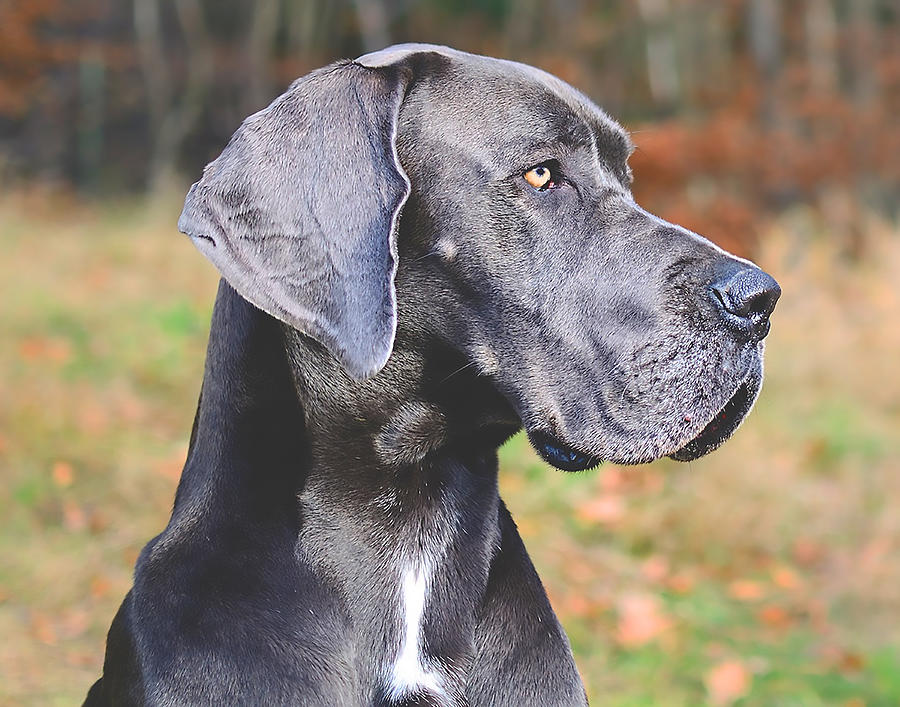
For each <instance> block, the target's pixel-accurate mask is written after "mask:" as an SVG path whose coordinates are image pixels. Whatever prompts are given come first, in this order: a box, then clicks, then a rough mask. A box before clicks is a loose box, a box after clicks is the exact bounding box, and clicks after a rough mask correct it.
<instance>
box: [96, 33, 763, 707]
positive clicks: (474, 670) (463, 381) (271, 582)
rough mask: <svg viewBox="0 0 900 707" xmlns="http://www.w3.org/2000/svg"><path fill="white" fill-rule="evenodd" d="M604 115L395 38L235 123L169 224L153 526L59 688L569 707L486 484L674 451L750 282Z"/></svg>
mask: <svg viewBox="0 0 900 707" xmlns="http://www.w3.org/2000/svg"><path fill="white" fill-rule="evenodd" d="M632 149H633V148H632V144H631V142H630V140H629V137H628V135H627V133H626V132H625V131H624V130H623V129H622V128H621V127H620V126H619V125H618V124H617V123H616V122H614V121H613V120H612V119H611V118H610V117H609V116H608V115H606V114H605V113H604V112H603V111H602V110H601V109H600V108H598V107H597V106H595V105H594V104H593V103H592V102H591V101H590V100H589V99H587V98H586V97H585V96H584V95H582V94H581V93H579V92H578V91H577V90H575V89H574V88H572V87H570V86H569V85H567V84H565V83H564V82H562V81H561V80H559V79H557V78H555V77H553V76H551V75H549V74H547V73H544V72H543V71H540V70H538V69H535V68H532V67H529V66H526V65H523V64H518V63H514V62H510V61H503V60H498V59H492V58H487V57H482V56H476V55H472V54H466V53H463V52H460V51H456V50H453V49H449V48H447V47H440V46H433V45H399V46H395V47H391V48H388V49H385V50H382V51H379V52H375V53H372V54H367V55H365V56H363V57H361V58H359V59H357V60H355V61H342V62H339V63H336V64H332V65H330V66H328V67H325V68H323V69H320V70H317V71H314V72H312V73H311V74H309V75H307V76H305V77H303V78H300V79H298V80H297V81H296V82H294V84H293V85H291V86H290V88H289V89H288V90H287V91H286V92H285V93H284V94H283V95H281V96H280V97H278V98H276V99H275V101H274V102H273V103H272V104H271V105H270V106H269V107H268V108H266V109H265V110H262V111H260V112H259V113H256V114H255V115H252V116H250V117H249V118H247V120H246V121H244V123H243V124H242V125H241V126H240V128H239V129H238V130H237V132H236V133H235V134H234V136H233V137H232V138H231V140H230V142H229V143H228V145H227V146H226V147H225V149H224V151H223V152H222V154H221V155H220V156H219V157H218V158H217V159H216V160H215V161H213V162H212V163H210V164H209V165H208V166H207V167H206V169H205V170H204V173H203V176H202V178H201V179H200V181H198V182H197V183H196V184H194V185H193V186H192V187H191V189H190V192H189V193H188V195H187V198H186V201H185V206H184V211H183V213H182V215H181V218H180V219H179V222H178V226H179V229H180V230H181V231H182V232H183V233H185V234H187V235H188V236H189V237H190V238H191V239H192V240H193V242H194V243H195V244H196V246H197V247H198V248H199V249H200V251H201V252H202V253H204V254H205V255H206V256H207V257H208V258H209V259H210V260H211V261H212V262H213V263H214V264H215V265H216V267H217V268H218V270H219V271H220V272H221V275H222V278H223V279H222V281H221V283H220V286H219V291H218V295H217V299H216V304H215V309H214V312H213V317H212V324H211V332H210V339H209V349H208V354H207V361H206V369H205V373H204V377H203V384H202V388H201V392H200V401H199V404H198V407H197V414H196V418H195V421H194V426H193V431H192V433H191V439H190V448H189V452H188V455H187V460H186V463H185V466H184V472H183V474H182V477H181V481H180V484H179V486H178V491H177V494H176V497H175V503H174V509H173V512H172V517H171V520H170V521H169V523H168V525H167V526H166V528H165V530H164V531H163V532H162V533H161V534H160V535H158V536H157V537H156V538H155V539H153V540H152V541H150V543H149V544H148V545H147V546H146V547H145V548H144V550H143V552H142V553H141V555H140V558H139V559H138V561H137V567H136V571H135V576H134V586H133V588H132V589H131V591H130V592H129V593H128V595H127V596H126V597H125V600H124V602H123V604H122V606H121V608H120V609H119V611H118V613H117V615H116V617H115V619H114V620H113V623H112V627H111V629H110V631H109V637H108V641H107V650H106V658H105V664H104V669H103V675H102V677H101V678H100V679H99V680H98V681H97V682H96V683H95V684H94V686H93V687H92V688H91V690H90V692H89V694H88V697H87V701H86V704H88V705H119V706H121V705H226V704H227V705H328V706H334V705H347V706H355V705H383V706H393V707H398V706H400V705H404V706H410V705H441V706H450V705H455V706H460V705H490V706H499V705H515V706H516V707H522V706H526V705H540V706H541V707H547V706H549V705H584V704H586V703H587V699H586V696H585V691H584V688H583V686H582V683H581V680H580V678H579V675H578V672H577V670H576V667H575V663H574V660H573V658H572V653H571V650H570V647H569V643H568V640H567V638H566V635H565V633H564V631H563V629H562V628H561V626H560V624H559V622H558V621H557V619H556V617H555V616H554V614H553V611H552V609H551V607H550V604H549V602H548V600H547V596H546V594H545V592H544V589H543V587H542V585H541V582H540V580H539V578H538V575H537V574H536V572H535V570H534V567H533V566H532V564H531V561H530V560H529V558H528V555H527V553H526V551H525V548H524V546H523V544H522V541H521V539H520V537H519V535H518V533H517V531H516V527H515V525H514V523H513V521H512V519H511V518H510V514H509V513H508V512H507V510H506V508H505V506H504V505H503V502H502V501H501V499H500V497H499V495H498V491H497V456H496V450H497V447H498V446H499V445H500V444H502V443H503V442H504V441H505V440H506V439H508V438H509V437H510V436H511V435H512V434H514V433H515V432H517V431H518V430H520V429H521V428H522V427H524V428H525V430H526V431H527V434H528V437H529V439H530V441H531V443H532V444H533V446H534V448H535V449H536V450H537V452H538V453H539V454H540V455H541V456H542V457H543V458H544V459H545V460H546V461H547V462H549V463H550V464H551V465H553V466H555V467H558V468H560V469H564V470H582V469H588V468H591V467H593V466H596V465H597V464H599V463H600V462H601V461H602V460H607V461H611V462H615V463H617V464H638V463H643V462H649V461H651V460H654V459H657V458H660V457H664V456H670V457H673V458H675V459H679V460H691V459H695V458H697V457H699V456H701V455H703V454H706V453H707V452H709V451H711V450H713V449H715V448H716V447H717V446H718V445H720V444H721V443H722V442H724V441H725V440H726V439H727V438H728V437H729V436H730V435H731V434H732V433H733V432H734V430H735V428H736V427H737V426H738V425H739V424H740V423H741V421H742V420H743V419H744V417H745V416H746V415H747V413H748V412H749V410H750V408H751V406H752V405H753V402H754V400H755V398H756V396H757V394H758V392H759V389H760V385H761V382H762V359H763V339H764V338H765V336H766V334H767V333H768V331H769V317H770V315H771V313H772V310H773V308H774V306H775V303H776V301H777V299H778V297H779V295H780V289H779V287H778V285H777V283H776V282H775V280H773V279H772V278H771V277H770V276H769V275H767V274H766V273H764V272H763V271H762V270H760V269H759V268H757V267H756V266H755V265H753V264H752V263H750V262H749V261H746V260H742V259H739V258H736V257H734V256H732V255H730V254H728V253H726V252H725V251H723V250H721V249H720V248H718V247H717V246H715V245H713V244H712V243H710V242H709V241H707V240H705V239H704V238H702V237H700V236H698V235H696V234H695V233H692V232H690V231H688V230H686V229H684V228H681V227H679V226H676V225H673V224H671V223H667V222H666V221H664V220H662V219H660V218H658V217H656V216H653V215H652V214H650V213H648V212H646V211H645V210H643V209H642V208H641V207H639V206H638V205H637V204H636V203H635V201H634V199H633V198H632V195H631V192H630V182H631V174H630V171H629V168H628V164H627V160H628V157H629V154H630V153H631V151H632Z"/></svg>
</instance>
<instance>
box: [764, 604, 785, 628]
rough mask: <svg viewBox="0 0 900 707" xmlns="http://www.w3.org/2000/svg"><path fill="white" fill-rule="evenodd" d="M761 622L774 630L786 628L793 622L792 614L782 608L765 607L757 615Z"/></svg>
mask: <svg viewBox="0 0 900 707" xmlns="http://www.w3.org/2000/svg"><path fill="white" fill-rule="evenodd" d="M757 616H758V617H759V620H760V621H761V622H762V623H764V624H766V626H771V627H772V628H784V627H785V626H787V625H788V624H789V623H790V622H791V617H790V614H788V612H787V611H785V610H784V609H782V608H781V607H780V606H774V605H769V606H764V607H763V608H762V609H760V610H759V612H758V613H757Z"/></svg>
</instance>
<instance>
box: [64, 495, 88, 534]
mask: <svg viewBox="0 0 900 707" xmlns="http://www.w3.org/2000/svg"><path fill="white" fill-rule="evenodd" d="M62 514H63V525H64V526H65V528H66V530H71V531H79V530H84V529H85V528H87V524H88V521H87V514H85V512H84V509H83V508H82V507H81V506H79V505H78V504H77V503H75V502H74V501H70V500H67V501H64V502H63V505H62Z"/></svg>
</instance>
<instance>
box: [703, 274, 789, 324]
mask: <svg viewBox="0 0 900 707" xmlns="http://www.w3.org/2000/svg"><path fill="white" fill-rule="evenodd" d="M711 289H712V293H713V295H714V296H715V298H716V300H718V302H719V304H720V305H721V307H722V309H724V310H725V311H726V312H728V313H729V314H731V315H734V316H735V317H737V318H738V321H739V322H740V324H741V326H742V327H746V328H747V329H749V331H750V333H751V334H752V335H753V337H754V338H755V339H756V340H757V341H761V340H762V339H764V338H765V336H766V334H768V333H769V315H771V314H772V310H773V309H775V303H776V302H778V298H779V297H780V296H781V288H780V287H779V286H778V283H777V282H775V279H774V278H773V277H772V276H771V275H769V274H768V273H765V272H763V271H762V270H760V269H759V268H757V267H754V266H752V265H744V264H739V265H738V267H736V268H734V269H732V270H730V271H729V272H728V273H727V274H725V275H724V276H723V277H721V278H720V279H719V280H718V281H716V282H714V283H713V284H712V286H711Z"/></svg>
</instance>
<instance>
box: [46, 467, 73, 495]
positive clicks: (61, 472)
mask: <svg viewBox="0 0 900 707" xmlns="http://www.w3.org/2000/svg"><path fill="white" fill-rule="evenodd" d="M50 475H51V476H52V477H53V483H54V484H56V485H57V486H59V487H60V488H63V489H64V488H68V487H69V486H71V485H72V483H73V482H74V481H75V470H74V469H73V468H72V465H71V464H69V462H64V461H58V462H55V463H54V464H53V468H52V469H51V470H50Z"/></svg>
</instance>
